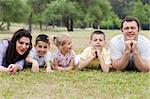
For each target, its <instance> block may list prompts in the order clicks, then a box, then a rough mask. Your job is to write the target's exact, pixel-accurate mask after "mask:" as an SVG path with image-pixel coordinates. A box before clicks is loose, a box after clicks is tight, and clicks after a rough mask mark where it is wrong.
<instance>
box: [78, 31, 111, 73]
mask: <svg viewBox="0 0 150 99" xmlns="http://www.w3.org/2000/svg"><path fill="white" fill-rule="evenodd" d="M90 44H91V47H87V48H85V49H84V51H83V53H82V54H81V55H80V56H79V57H80V62H79V65H78V68H79V69H80V70H82V69H83V68H85V67H87V66H88V65H89V64H92V63H93V62H94V63H95V62H96V64H98V65H101V68H102V71H104V72H109V68H110V64H111V60H110V55H109V53H108V52H107V50H106V49H105V48H104V46H105V44H106V42H105V34H104V33H103V32H102V31H94V32H92V34H91V37H90Z"/></svg>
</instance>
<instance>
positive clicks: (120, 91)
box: [0, 30, 150, 99]
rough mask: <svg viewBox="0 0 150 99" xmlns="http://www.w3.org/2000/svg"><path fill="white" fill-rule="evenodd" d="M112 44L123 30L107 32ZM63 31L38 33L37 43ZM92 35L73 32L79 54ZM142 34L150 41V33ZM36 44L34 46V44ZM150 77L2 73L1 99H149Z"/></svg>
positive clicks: (0, 35) (95, 72)
mask: <svg viewBox="0 0 150 99" xmlns="http://www.w3.org/2000/svg"><path fill="white" fill-rule="evenodd" d="M103 31H104V32H105V33H106V39H107V42H108V43H109V40H110V39H111V38H112V37H113V36H114V35H117V34H119V33H120V31H119V30H103ZM60 32H63V33H64V32H66V31H63V30H61V31H59V30H51V31H41V32H40V31H38V30H37V31H34V32H33V34H32V35H33V41H34V40H35V37H36V36H37V35H38V34H39V33H45V34H47V35H49V36H51V35H53V34H57V33H60ZM91 32H92V30H91V31H88V30H75V31H74V32H69V34H70V35H71V36H72V38H73V44H74V49H75V51H76V53H77V54H79V53H81V52H82V50H83V49H84V48H85V47H87V46H88V45H89V35H90V33H91ZM141 34H143V35H145V36H147V37H148V38H150V32H149V31H141ZM11 36H12V34H11V33H9V32H8V33H7V32H5V35H4V33H2V32H1V33H0V39H3V38H6V37H7V38H9V37H11ZM33 43H34V42H33ZM149 97H150V73H140V72H119V71H115V72H114V71H112V72H110V73H108V74H107V73H103V72H101V71H100V70H92V69H88V70H87V71H78V70H73V71H71V72H57V71H55V72H52V73H49V74H47V73H45V72H44V70H41V71H40V72H39V73H37V74H35V73H32V72H31V71H30V70H29V69H28V70H24V71H22V72H18V73H17V74H16V75H8V74H6V73H0V99H24V98H26V99H32V98H33V99H36V98H38V99H50V98H51V99H57V98H58V99H59V98H61V99H82V98H83V99H149Z"/></svg>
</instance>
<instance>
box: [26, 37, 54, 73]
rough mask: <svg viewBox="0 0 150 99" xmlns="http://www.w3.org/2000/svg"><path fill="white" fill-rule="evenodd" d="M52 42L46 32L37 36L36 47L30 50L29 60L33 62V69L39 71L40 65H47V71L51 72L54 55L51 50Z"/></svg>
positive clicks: (27, 59)
mask: <svg viewBox="0 0 150 99" xmlns="http://www.w3.org/2000/svg"><path fill="white" fill-rule="evenodd" d="M49 48H50V42H49V37H48V36H47V35H45V34H40V35H38V36H37V38H36V42H35V45H34V48H32V50H31V51H30V53H29V55H28V57H27V58H26V61H27V62H30V63H32V71H33V72H39V66H40V67H42V66H44V65H45V66H46V72H51V71H52V69H51V65H52V61H53V60H52V57H51V53H50V52H49Z"/></svg>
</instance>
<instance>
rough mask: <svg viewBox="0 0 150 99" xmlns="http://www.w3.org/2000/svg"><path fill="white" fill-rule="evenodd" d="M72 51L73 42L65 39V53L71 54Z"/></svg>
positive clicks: (63, 47) (63, 48)
mask: <svg viewBox="0 0 150 99" xmlns="http://www.w3.org/2000/svg"><path fill="white" fill-rule="evenodd" d="M71 49H72V40H71V39H70V38H66V39H65V44H64V45H63V46H62V50H63V51H64V52H66V53H67V52H70V51H71Z"/></svg>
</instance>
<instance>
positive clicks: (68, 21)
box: [64, 15, 73, 31]
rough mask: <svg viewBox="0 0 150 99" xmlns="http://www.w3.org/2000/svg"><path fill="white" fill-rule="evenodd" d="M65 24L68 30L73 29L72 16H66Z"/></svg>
mask: <svg viewBox="0 0 150 99" xmlns="http://www.w3.org/2000/svg"><path fill="white" fill-rule="evenodd" d="M64 24H65V26H66V28H67V30H68V31H73V19H72V18H71V17H70V16H68V15H66V16H64Z"/></svg>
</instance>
